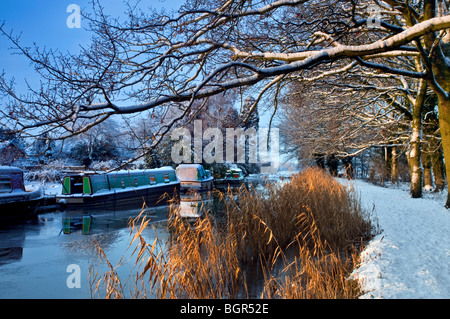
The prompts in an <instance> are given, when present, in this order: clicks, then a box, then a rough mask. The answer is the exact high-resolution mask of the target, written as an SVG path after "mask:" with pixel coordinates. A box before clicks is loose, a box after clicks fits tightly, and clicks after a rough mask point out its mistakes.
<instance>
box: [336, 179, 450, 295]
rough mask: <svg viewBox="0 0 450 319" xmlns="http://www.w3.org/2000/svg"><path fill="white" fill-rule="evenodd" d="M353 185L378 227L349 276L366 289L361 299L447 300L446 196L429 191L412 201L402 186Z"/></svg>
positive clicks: (449, 222)
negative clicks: (377, 231)
mask: <svg viewBox="0 0 450 319" xmlns="http://www.w3.org/2000/svg"><path fill="white" fill-rule="evenodd" d="M343 183H344V182H343ZM352 183H353V184H354V186H355V188H356V190H357V191H358V193H359V194H360V195H361V201H362V204H363V207H364V208H365V209H366V210H367V211H368V212H371V219H372V221H373V223H374V224H376V223H377V222H378V224H379V226H380V228H381V233H380V234H379V235H377V236H376V237H375V238H374V239H373V240H372V241H371V242H370V244H369V245H368V247H367V248H366V250H365V251H364V252H363V254H362V260H361V266H360V267H359V268H358V269H357V270H355V271H354V273H353V274H352V275H353V276H354V277H356V278H358V279H359V280H360V282H361V284H362V289H363V290H364V291H365V293H364V295H363V296H362V297H361V298H384V299H391V298H392V299H393V298H404V299H407V298H430V299H431V298H432V299H438V298H450V210H447V209H445V208H444V207H443V206H444V204H445V199H443V197H442V196H441V197H440V198H438V199H437V198H432V196H433V195H432V194H426V195H425V198H421V199H413V198H411V197H410V195H409V193H408V191H407V190H401V189H392V188H383V187H379V186H375V185H371V184H369V183H366V182H362V181H356V182H355V181H354V182H352ZM427 197H428V198H427Z"/></svg>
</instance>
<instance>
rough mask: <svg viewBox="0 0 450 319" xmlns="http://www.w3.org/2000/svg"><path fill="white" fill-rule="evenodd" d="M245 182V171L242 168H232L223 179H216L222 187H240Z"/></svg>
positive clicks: (218, 185) (219, 186)
mask: <svg viewBox="0 0 450 319" xmlns="http://www.w3.org/2000/svg"><path fill="white" fill-rule="evenodd" d="M242 184H245V177H244V173H243V172H242V170H241V169H240V168H232V169H229V170H227V171H226V173H225V177H224V178H223V179H218V180H216V186H217V187H218V188H219V189H220V188H228V186H231V187H238V186H241V185H242Z"/></svg>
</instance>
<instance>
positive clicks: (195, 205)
mask: <svg viewBox="0 0 450 319" xmlns="http://www.w3.org/2000/svg"><path fill="white" fill-rule="evenodd" d="M264 184H265V183H263V184H261V183H258V184H257V183H254V184H253V187H255V188H257V187H264ZM173 208H174V209H176V212H177V213H178V214H180V216H182V217H185V218H187V219H196V218H201V217H202V214H203V213H204V212H205V211H209V213H210V214H211V215H213V216H214V217H216V218H220V216H223V215H224V213H223V212H224V210H223V208H224V205H223V201H221V195H220V194H218V193H216V192H209V193H202V194H200V195H199V194H186V195H183V196H181V198H180V201H179V204H178V205H177V206H175V207H173ZM142 210H144V211H142ZM141 212H142V216H146V217H148V218H149V219H150V225H149V227H148V229H146V230H145V231H144V232H143V233H142V235H143V236H145V238H146V240H147V242H149V243H150V242H153V240H154V239H155V238H158V240H160V241H161V242H167V241H168V240H169V238H170V234H169V231H168V230H167V227H166V226H167V223H166V222H167V220H168V218H169V215H170V206H168V205H161V206H157V205H155V206H151V207H147V206H143V203H136V205H135V207H117V208H112V209H104V208H101V207H100V208H94V209H92V208H91V209H70V210H59V209H54V210H47V211H44V212H41V213H40V214H39V215H38V216H37V217H36V218H34V219H31V220H27V221H23V222H21V223H19V224H14V225H5V226H3V227H0V287H2V289H0V298H90V297H91V291H90V285H89V281H88V272H89V267H90V266H91V265H93V264H96V263H97V262H98V253H97V251H96V249H95V245H97V244H99V245H100V246H101V247H102V249H103V250H104V251H105V253H106V254H107V256H108V258H110V260H111V262H112V263H113V264H114V263H115V262H118V261H119V260H120V259H121V258H122V256H123V255H124V254H125V253H127V249H128V248H129V244H130V239H131V237H132V236H130V229H129V222H130V220H132V219H135V218H136V217H137V216H139V214H140V213H141ZM131 251H133V249H131ZM70 264H77V265H79V266H80V267H81V269H82V277H83V282H82V285H81V289H69V288H68V287H67V285H66V280H67V276H68V275H69V274H68V273H67V271H66V269H67V266H68V265H70ZM99 271H100V272H101V271H102V268H99ZM127 271H129V269H128V268H126V267H125V270H124V272H127Z"/></svg>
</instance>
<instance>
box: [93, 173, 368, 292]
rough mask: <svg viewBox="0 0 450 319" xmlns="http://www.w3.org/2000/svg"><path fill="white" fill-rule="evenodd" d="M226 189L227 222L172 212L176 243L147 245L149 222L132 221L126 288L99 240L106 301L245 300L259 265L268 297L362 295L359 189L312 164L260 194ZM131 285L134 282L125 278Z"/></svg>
mask: <svg viewBox="0 0 450 319" xmlns="http://www.w3.org/2000/svg"><path fill="white" fill-rule="evenodd" d="M227 195H228V196H224V205H225V211H226V218H224V219H223V220H222V221H221V222H220V223H217V220H216V219H214V218H212V217H211V215H210V214H209V213H208V212H207V211H205V212H204V218H203V219H198V220H197V221H196V222H195V223H194V224H190V223H187V222H186V221H185V220H184V219H182V218H181V217H180V216H179V215H178V214H177V209H176V205H173V207H172V209H171V216H170V222H169V225H168V226H169V227H168V229H169V231H170V234H171V236H170V240H169V241H168V243H167V246H165V247H161V246H160V245H161V244H160V243H159V242H158V240H157V239H155V241H154V242H152V243H147V242H146V240H145V238H144V236H142V231H143V230H144V229H145V228H146V227H148V223H149V220H148V219H147V218H145V216H138V217H137V218H135V219H134V220H133V221H132V222H131V223H130V229H131V231H132V233H133V234H134V235H133V238H132V242H131V244H130V245H132V244H134V245H135V246H136V248H135V250H134V251H133V255H135V257H136V261H135V266H137V268H138V269H139V271H138V272H137V273H136V274H135V275H134V277H133V279H128V280H127V282H128V283H129V284H130V283H133V285H132V288H128V289H129V293H128V294H126V293H125V288H124V287H125V286H126V285H125V284H123V283H122V281H121V280H120V278H118V276H117V272H116V267H114V266H113V265H112V264H111V263H110V262H109V261H108V260H107V258H106V256H105V255H104V253H103V251H102V250H101V248H100V247H99V254H101V255H102V256H103V258H104V260H106V263H107V265H108V267H109V271H108V272H106V273H105V274H103V275H102V276H100V275H99V274H98V273H95V275H93V277H92V278H93V279H92V280H91V286H92V287H93V288H94V289H93V290H94V291H95V292H97V293H98V291H99V289H100V287H101V286H102V285H100V283H101V282H103V284H104V286H105V287H106V288H105V289H106V293H105V296H106V297H107V298H124V297H125V296H126V295H127V296H129V297H133V298H147V297H151V298H242V297H244V298H245V297H248V289H247V288H248V287H247V284H248V283H247V281H246V272H247V271H248V269H251V268H254V267H260V268H259V269H260V272H261V273H263V275H264V284H263V285H262V287H261V291H260V293H259V295H260V296H261V297H263V298H356V297H357V296H358V293H359V290H358V286H357V284H356V283H355V282H353V281H351V280H348V279H347V278H348V276H349V274H350V272H351V271H352V269H353V268H354V267H355V266H356V265H357V262H358V256H359V252H360V249H362V245H361V243H363V242H364V241H365V240H367V239H368V238H369V237H370V231H371V226H370V223H369V222H368V221H367V220H366V219H365V216H364V214H363V212H362V211H361V207H360V203H359V200H358V198H357V196H356V194H355V193H354V192H353V191H352V190H350V189H347V188H345V187H344V186H342V185H341V184H339V183H338V182H337V181H336V180H334V179H333V178H332V177H331V176H329V175H328V174H326V173H325V172H324V171H322V170H319V169H307V170H306V171H304V172H302V173H300V174H298V175H295V176H293V178H292V179H291V180H290V181H289V182H287V183H284V184H282V185H269V186H267V187H266V188H265V190H264V191H263V192H256V191H254V190H248V189H246V188H241V189H239V191H238V192H232V191H231V190H229V193H228V194H227ZM128 286H130V285H128Z"/></svg>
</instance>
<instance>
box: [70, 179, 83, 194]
mask: <svg viewBox="0 0 450 319" xmlns="http://www.w3.org/2000/svg"><path fill="white" fill-rule="evenodd" d="M70 188H71V191H72V194H82V193H83V177H82V176H73V177H71V178H70Z"/></svg>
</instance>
